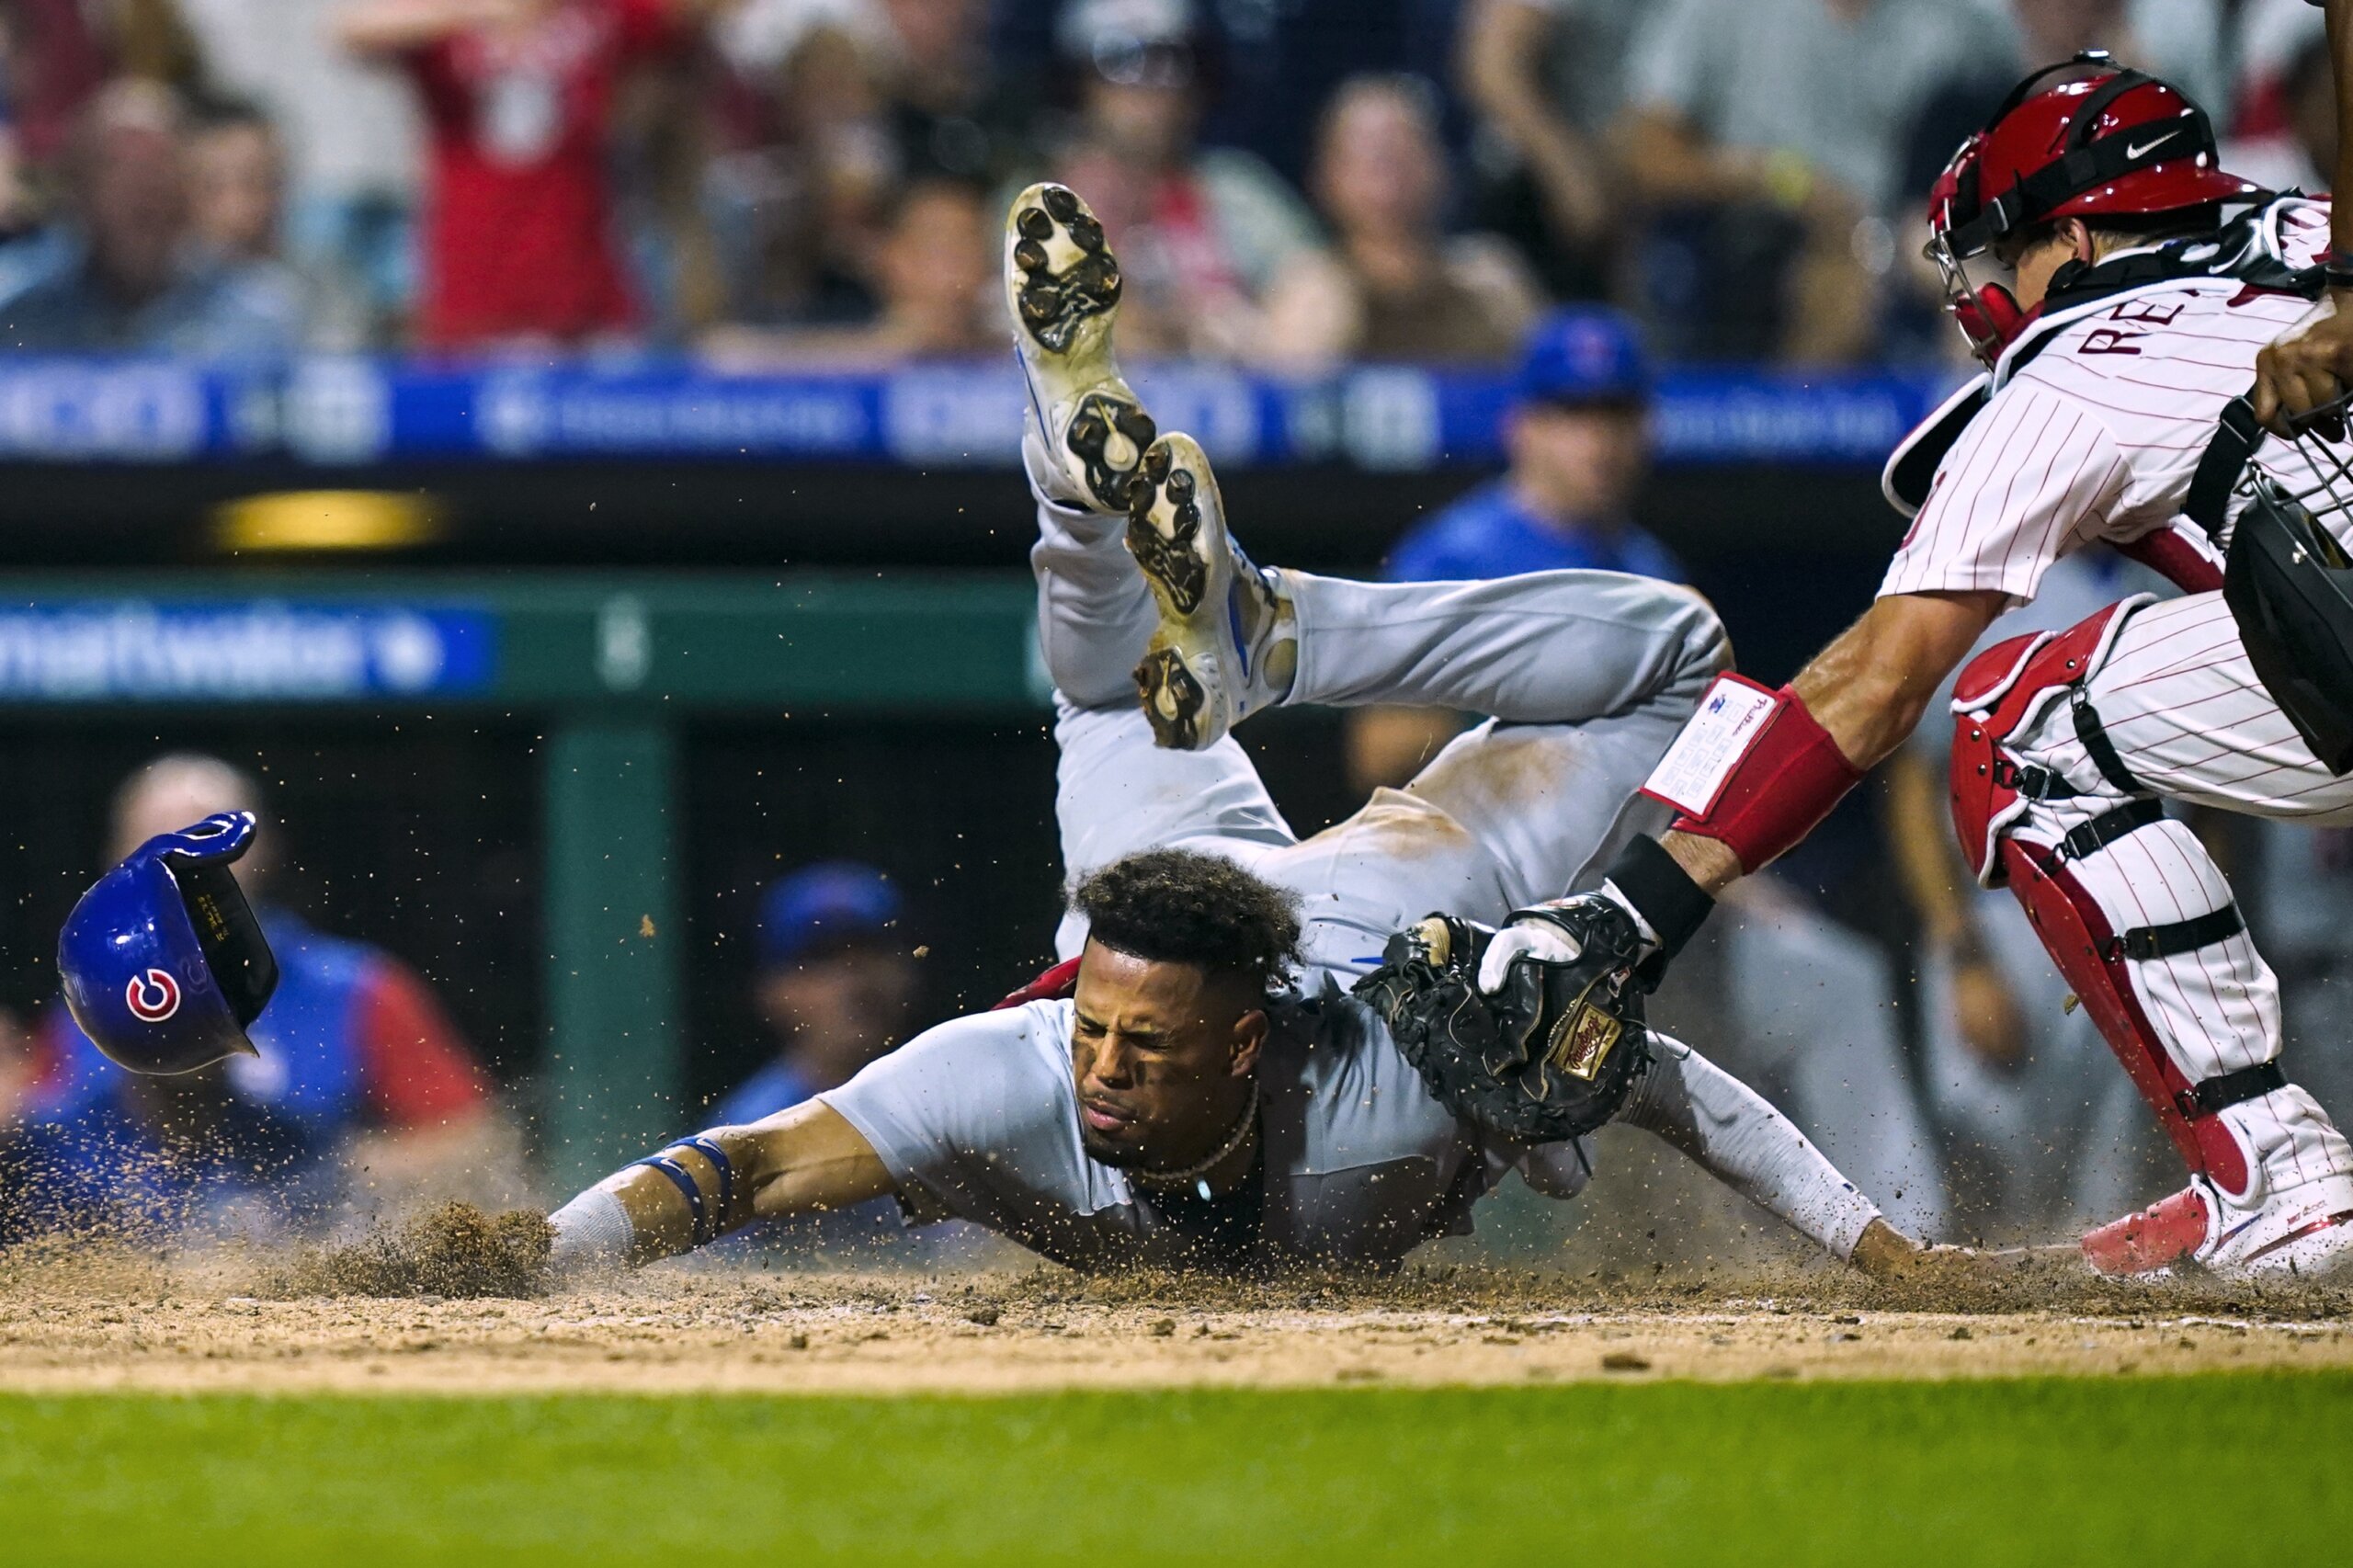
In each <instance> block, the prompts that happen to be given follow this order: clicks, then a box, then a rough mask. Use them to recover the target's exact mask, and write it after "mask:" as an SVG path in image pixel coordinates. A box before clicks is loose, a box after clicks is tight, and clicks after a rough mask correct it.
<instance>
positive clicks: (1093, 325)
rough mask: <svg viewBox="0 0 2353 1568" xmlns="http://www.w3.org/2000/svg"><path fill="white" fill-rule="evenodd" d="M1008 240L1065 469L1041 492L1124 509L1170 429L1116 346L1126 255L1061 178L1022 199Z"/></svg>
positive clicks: (1015, 310)
mask: <svg viewBox="0 0 2353 1568" xmlns="http://www.w3.org/2000/svg"><path fill="white" fill-rule="evenodd" d="M1005 244H1006V249H1005V252H1004V268H1005V270H1004V280H1005V290H1006V302H1007V304H1008V306H1009V312H1008V313H1010V314H1011V315H1012V317H1013V318H1014V324H1015V331H1014V337H1015V347H1016V349H1017V353H1018V355H1019V358H1020V361H1021V369H1022V374H1023V377H1024V379H1025V380H1026V381H1027V383H1028V387H1029V401H1030V407H1031V409H1032V410H1033V412H1034V413H1035V415H1036V416H1037V420H1038V425H1039V434H1040V438H1041V440H1042V441H1043V442H1044V444H1045V451H1046V453H1047V454H1048V455H1047V461H1048V462H1049V464H1050V465H1051V469H1052V470H1053V472H1054V475H1055V482H1054V483H1049V484H1048V485H1047V487H1046V489H1045V490H1041V492H1040V494H1048V493H1049V492H1051V494H1052V496H1053V498H1054V499H1056V500H1059V501H1064V502H1068V501H1075V502H1076V503H1077V504H1078V505H1080V506H1084V507H1086V509H1088V510H1090V511H1095V512H1097V513H1101V514H1106V515H1109V516H1114V517H1116V516H1119V515H1120V514H1121V513H1123V512H1125V511H1126V510H1127V507H1128V505H1129V502H1130V500H1131V495H1130V490H1131V484H1130V480H1131V476H1132V475H1133V473H1134V472H1135V469H1136V466H1137V464H1138V463H1140V462H1141V461H1142V459H1143V454H1144V452H1145V450H1146V449H1148V448H1150V447H1151V446H1152V444H1153V443H1154V441H1155V440H1157V439H1158V438H1159V435H1160V432H1159V429H1158V426H1156V425H1155V424H1154V422H1153V420H1152V418H1151V416H1150V415H1147V414H1145V413H1144V411H1143V409H1142V406H1141V405H1140V404H1139V403H1138V402H1137V400H1136V395H1135V392H1134V389H1132V388H1131V387H1130V386H1129V385H1128V384H1127V382H1126V381H1123V380H1122V379H1121V378H1120V369H1119V364H1118V361H1117V359H1116V358H1114V356H1113V353H1112V337H1113V334H1114V331H1115V328H1116V325H1117V322H1118V312H1119V303H1120V265H1119V261H1118V259H1117V258H1116V257H1115V256H1113V255H1112V254H1111V251H1110V249H1109V246H1108V241H1107V239H1106V237H1105V235H1104V233H1103V226H1102V224H1101V223H1099V222H1097V220H1096V218H1095V216H1094V214H1093V213H1091V212H1089V211H1088V210H1086V203H1085V202H1084V201H1081V200H1080V199H1078V197H1077V196H1076V195H1075V194H1074V192H1072V191H1071V190H1069V189H1067V188H1065V187H1061V186H1055V185H1037V186H1032V187H1029V189H1027V190H1025V191H1024V192H1022V194H1021V195H1020V197H1019V198H1018V199H1016V200H1015V201H1014V203H1013V204H1012V210H1011V213H1010V221H1009V222H1008V223H1007V224H1006V237H1005ZM1034 477H1035V476H1034V475H1033V478H1034Z"/></svg>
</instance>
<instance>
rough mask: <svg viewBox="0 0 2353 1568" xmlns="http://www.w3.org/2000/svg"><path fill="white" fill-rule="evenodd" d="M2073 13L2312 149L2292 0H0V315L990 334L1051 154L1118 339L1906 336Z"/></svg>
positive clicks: (1916, 328)
mask: <svg viewBox="0 0 2353 1568" xmlns="http://www.w3.org/2000/svg"><path fill="white" fill-rule="evenodd" d="M2091 46H2098V47H2105V48H2108V49H2109V50H2111V51H2114V52H2115V53H2117V54H2118V55H2119V56H2120V58H2123V59H2126V60H2128V61H2129V62H2132V63H2135V64H2138V65H2140V66H2142V67H2143V68H2144V69H2148V70H2152V71H2154V72H2156V73H2158V74H2163V75H2165V76H2167V77H2169V78H2171V79H2173V80H2175V81H2177V82H2179V83H2180V84H2181V85H2183V86H2185V87H2186V88H2187V89H2188V91H2190V92H2191V93H2192V94H2193V95H2194V96H2196V97H2198V98H2199V99H2200V101H2201V102H2203V103H2204V104H2205V105H2206V107H2207V108H2209V109H2210V110H2211V112H2212V113H2213V115H2214V118H2215V120H2216V123H2217V124H2218V125H2220V126H2222V127H2226V128H2229V130H2230V131H2231V144H2230V146H2229V148H2228V151H2227V153H2226V162H2228V163H2229V164H2230V165H2231V166H2232V167H2234V168H2235V169H2239V170H2241V171H2242V172H2245V173H2246V174H2249V175H2251V176H2256V177H2257V178H2260V179H2262V180H2264V181H2266V182H2268V183H2270V184H2272V185H2274V186H2277V187H2289V186H2301V187H2305V188H2317V187H2319V186H2320V185H2321V184H2322V182H2323V180H2324V173H2323V171H2325V170H2327V169H2328V168H2330V167H2331V166H2332V160H2333V157H2334V146H2333V142H2334V137H2335V125H2334V120H2333V118H2332V116H2331V114H2330V112H2329V104H2330V98H2329V90H2328V82H2327V74H2326V71H2325V61H2324V59H2323V56H2322V50H2323V43H2322V40H2321V37H2320V21H2319V14H2318V12H2317V11H2316V10H2315V9H2314V8H2313V7H2312V6H2307V5H2305V4H2303V0H6V4H5V5H0V345H5V346H6V347H12V348H16V349H19V350H24V351H32V352H44V351H45V352H66V351H71V352H80V351H97V350H145V351H160V352H166V353H173V354H185V355H190V356H200V357H216V358H217V357H234V356H270V355H278V354H284V353H288V352H292V351H297V350H321V351H337V350H350V349H362V348H373V349H414V350H418V351H424V352H430V353H475V354H479V353H502V352H517V351H524V352H540V353H545V352H547V351H549V350H551V349H572V350H578V351H585V352H599V351H602V352H614V351H622V350H631V349H639V350H642V349H652V350H658V351H665V352H678V351H688V352H696V353H699V354H702V355H705V356H708V357H709V358H710V360H712V361H713V362H714V363H716V364H717V365H719V366H721V367H722V368H731V369H760V368H767V367H774V366H779V365H794V364H811V363H816V364H847V365H876V364H886V363H890V362H892V361H897V360H901V359H905V358H915V357H938V356H953V355H961V354H968V353H970V354H978V353H984V352H993V351H995V349H996V347H997V346H998V340H999V338H1000V337H1001V336H1002V324H1001V321H1000V315H1001V310H1002V307H1001V305H1000V304H999V302H998V301H997V300H996V295H995V268H996V261H995V258H996V250H997V241H996V237H995V236H996V233H997V232H998V220H999V215H1000V213H1001V211H1002V210H1003V207H1004V203H1005V200H1006V197H1007V196H1008V195H1009V194H1010V193H1011V192H1012V191H1013V190H1014V189H1016V188H1017V187H1018V186H1019V185H1020V184H1022V183H1024V182H1026V181H1028V180H1030V179H1034V178H1040V177H1052V178H1058V179H1062V180H1064V181H1066V182H1068V183H1069V184H1071V185H1073V186H1074V187H1076V188H1077V189H1078V190H1079V191H1080V192H1081V194H1083V195H1084V196H1086V198H1087V199H1088V200H1089V201H1090V202H1091V203H1092V204H1093V205H1094V207H1095V208H1096V210H1097V212H1098V213H1100V214H1101V216H1102V218H1103V220H1104V222H1105V224H1106V226H1107V227H1108V229H1109V231H1110V232H1111V233H1112V236H1113V238H1114V239H1115V241H1116V242H1117V244H1119V247H1120V255H1121V257H1122V259H1123V262H1124V264H1125V266H1126V269H1127V276H1128V280H1129V288H1130V292H1129V299H1130V307H1129V311H1128V314H1127V319H1126V321H1125V322H1124V323H1123V325H1122V329H1121V330H1122V333H1123V335H1124V336H1125V337H1126V338H1127V339H1128V340H1129V341H1130V342H1131V343H1132V344H1133V345H1134V346H1135V347H1138V348H1139V349H1149V350H1154V351H1158V352H1163V353H1169V354H1184V355H1195V356H1204V357H1211V358H1221V359H1225V360H1230V361H1235V362H1240V363H1244V364H1248V365H1253V366H1258V367H1263V368H1267V369H1276V370H1299V371H1312V370H1314V369H1318V368H1321V367H1324V366H1328V365H1330V364H1333V363H1335V362H1337V361H1343V360H1347V359H1354V358H1363V359H1384V358H1399V359H1415V360H1425V361H1449V360H1451V361H1478V360H1497V359H1502V358H1506V357H1507V356H1508V355H1509V353H1510V352H1511V350H1512V347H1513V346H1514V345H1515V344H1516V343H1517V342H1518V338H1519V336H1520V335H1521V333H1522V331H1523V330H1524V328H1525V327H1526V326H1527V324H1529V321H1530V320H1531V319H1532V318H1533V317H1534V315H1535V314H1536V313H1537V312H1539V311H1540V309H1541V308H1542V307H1543V306H1544V304H1545V303H1546V302H1547V301H1574V300H1606V301H1612V302H1615V303H1616V304H1618V305H1620V306H1621V307H1622V308H1625V309H1627V310H1628V311H1630V312H1632V313H1633V315H1634V317H1635V319H1636V320H1638V321H1639V322H1640V324H1641V325H1642V328H1643V333H1644V335H1645V336H1646V338H1647V339H1648V340H1649V342H1650V345H1651V346H1652V347H1653V348H1654V350H1655V351H1657V352H1660V353H1663V354H1665V355H1666V356H1668V357H1670V358H1703V359H1727V358H1731V359H1768V360H1781V361H1787V362H1793V363H1815V364H1832V363H1840V362H1851V361H1857V360H1864V359H1882V360H1885V359H1896V360H1901V359H1907V358H1913V359H1918V358H1935V357H1938V356H1942V355H1945V354H1946V353H1948V352H1949V348H1948V346H1947V344H1946V342H1945V338H1946V336H1947V334H1946V332H1945V330H1944V329H1943V328H1942V326H1941V325H1940V324H1939V323H1938V318H1937V315H1936V312H1935V310H1934V308H1933V290H1932V286H1931V285H1932V280H1931V279H1929V278H1927V277H1926V276H1925V275H1924V273H1923V270H1922V268H1921V267H1920V265H1919V264H1918V263H1917V261H1916V253H1917V249H1918V242H1919V240H1920V238H1921V232H1920V231H1921V224H1920V222H1919V212H1920V210H1921V208H1922V206H1923V199H1924V196H1925V193H1926V191H1927V187H1928V185H1929V183H1930V182H1931V180H1932V179H1933V178H1934V176H1935V175H1936V173H1937V172H1938V168H1939V167H1940V166H1941V165H1942V164H1943V162H1944V161H1945V159H1946V158H1947V157H1948V156H1949V154H1950V153H1951V151H1952V149H1953V147H1954V146H1955V145H1956V144H1957V143H1958V142H1959V141H1960V139H1961V136H1962V135H1964V134H1965V133H1966V132H1967V131H1970V130H1972V129H1973V128H1974V127H1975V126H1976V125H1977V124H1979V123H1980V122H1982V120H1983V119H1984V117H1985V115H1986V114H1987V113H1988V111H1989V110H1990V109H1991V108H1992V106H1993V105H1994V103H1995V101H1996V100H1997V99H1998V98H1999V97H2000V95H2001V94H2002V92H2003V91H2004V90H2005V89H2006V87H2007V85H2009V84H2010V83H2011V82H2012V81H2013V80H2014V79H2015V78H2016V77H2017V76H2018V74H2020V73H2021V71H2022V70H2023V69H2025V68H2026V67H2028V66H2030V65H2034V64H2040V63H2044V62H2049V61H2052V60H2055V59H2058V58H2063V57H2064V56H2065V55H2067V54H2069V53H2072V52H2074V51H2076V50H2078V49H2082V48H2086V47H2091Z"/></svg>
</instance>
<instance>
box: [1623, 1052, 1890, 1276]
mask: <svg viewBox="0 0 2353 1568" xmlns="http://www.w3.org/2000/svg"><path fill="white" fill-rule="evenodd" d="M1651 1058H1652V1061H1651V1067H1650V1070H1649V1071H1648V1072H1646V1073H1644V1074H1643V1075H1642V1077H1640V1078H1639V1079H1637V1080H1636V1081H1635V1084H1634V1091H1633V1093H1632V1094H1631V1095H1630V1096H1627V1099H1626V1103H1625V1105H1624V1106H1623V1107H1622V1108H1620V1110H1619V1112H1618V1116H1617V1119H1618V1120H1619V1121H1620V1122H1623V1123H1625V1124H1626V1125H1627V1126H1630V1127H1639V1128H1641V1129H1643V1131H1646V1132H1651V1133H1655V1134H1656V1135H1657V1136H1658V1137H1660V1138H1663V1139H1665V1141H1666V1142H1668V1143H1671V1144H1673V1145H1674V1146H1675V1147H1676V1148H1677V1149H1678V1150H1680V1151H1681V1152H1682V1153H1685V1154H1687V1155H1688V1156H1690V1158H1691V1159H1693V1160H1694V1161H1696V1162H1698V1163H1699V1165H1700V1166H1702V1167H1703V1168H1704V1169H1705V1170H1706V1171H1707V1172H1708V1174H1709V1175H1711V1176H1714V1177H1715V1178H1716V1179H1717V1180H1718V1181H1721V1182H1722V1183H1723V1184H1724V1185H1725V1186H1727V1187H1731V1188H1732V1189H1733V1191H1735V1192H1737V1193H1739V1194H1740V1195H1741V1196H1742V1197H1744V1198H1745V1199H1748V1200H1749V1201H1750V1202H1752V1203H1754V1204H1756V1206H1757V1207H1758V1208H1760V1209H1763V1210H1766V1211H1767V1212H1768V1213H1769V1214H1772V1215H1775V1216H1777V1217H1778V1218H1779V1219H1780V1220H1781V1221H1784V1222H1785V1223H1787V1224H1788V1225H1789V1226H1790V1228H1791V1229H1792V1230H1795V1231H1797V1232H1798V1233H1801V1234H1802V1235H1806V1236H1810V1237H1812V1238H1813V1240H1814V1241H1816V1242H1819V1243H1821V1244H1822V1245H1823V1246H1824V1247H1826V1248H1828V1249H1829V1250H1830V1251H1831V1252H1832V1253H1834V1254H1836V1256H1840V1257H1848V1256H1853V1254H1854V1251H1855V1243H1856V1242H1857V1241H1858V1240H1859V1239H1860V1237H1861V1236H1862V1233H1863V1231H1864V1230H1865V1228H1866V1227H1868V1226H1869V1225H1870V1222H1871V1221H1873V1220H1876V1219H1878V1218H1879V1205H1877V1204H1876V1203H1873V1202H1872V1201H1871V1200H1870V1199H1868V1198H1866V1197H1864V1196H1863V1195H1862V1194H1861V1193H1860V1192H1859V1191H1857V1190H1856V1188H1855V1184H1854V1183H1853V1182H1850V1181H1848V1180H1847V1178H1846V1177H1845V1176H1840V1175H1839V1174H1838V1168H1837V1167H1836V1165H1832V1164H1831V1163H1830V1162H1829V1161H1828V1160H1826V1159H1824V1157H1823V1154H1822V1151H1821V1150H1819V1149H1816V1148H1815V1147H1814V1146H1813V1142H1811V1141H1809V1140H1808V1139H1807V1137H1806V1135H1805V1134H1804V1133H1802V1132H1801V1131H1798V1130H1797V1127H1796V1126H1795V1125H1794V1124H1793V1123H1792V1122H1791V1121H1790V1119H1789V1118H1788V1117H1785V1116H1783V1115H1782V1114H1781V1113H1780V1112H1779V1111H1778V1110H1775V1109H1774V1108H1772V1106H1771V1105H1769V1104H1768V1103H1767V1101H1766V1099H1765V1097H1764V1096H1762V1095H1759V1094H1758V1093H1757V1092H1756V1090H1754V1089H1752V1088H1750V1087H1749V1086H1748V1085H1745V1084H1744V1083H1742V1082H1741V1081H1740V1080H1739V1079H1737V1078H1735V1077H1733V1075H1732V1074H1729V1073H1727V1072H1725V1071H1724V1070H1723V1069H1722V1068H1721V1067H1719V1066H1717V1065H1716V1064H1715V1063H1714V1062H1711V1061H1709V1060H1708V1059H1707V1058H1706V1057H1704V1056H1702V1055H1700V1054H1699V1052H1698V1051H1694V1050H1692V1049H1691V1048H1690V1047H1689V1046H1688V1045H1685V1044H1684V1043H1683V1042H1682V1041H1680V1040H1670V1039H1668V1038H1667V1037H1666V1036H1665V1035H1662V1034H1655V1033H1654V1035H1653V1036H1652V1039H1651Z"/></svg>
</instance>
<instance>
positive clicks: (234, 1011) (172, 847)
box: [57, 812, 278, 1073]
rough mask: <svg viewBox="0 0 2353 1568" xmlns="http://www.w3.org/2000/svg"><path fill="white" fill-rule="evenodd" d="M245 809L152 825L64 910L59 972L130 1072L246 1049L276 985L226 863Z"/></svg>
mask: <svg viewBox="0 0 2353 1568" xmlns="http://www.w3.org/2000/svg"><path fill="white" fill-rule="evenodd" d="M254 832H255V824H254V814H253V812H221V813H219V814H218V815H215V816H209V817H207V818H205V819H204V820H203V821H202V822H200V823H198V824H196V825H195V826H194V827H185V828H182V829H181V830H180V831H179V832H177V833H165V834H160V835H157V836H155V837H153V838H151V839H149V840H148V841H147V842H146V843H144V844H142V845H141V846H139V847H138V848H137V849H135V850H133V851H131V855H130V857H129V858H127V859H125V860H124V861H123V862H122V864H120V865H119V866H117V867H116V868H115V869H113V870H111V871H108V873H107V874H106V875H105V876H103V877H100V878H99V879H98V881H97V883H96V885H94V886H93V887H92V888H91V889H90V891H89V892H85V893H84V894H83V895H82V901H81V902H80V903H77V904H75V905H74V913H73V914H72V915H69V916H67V917H66V921H65V929H64V930H63V931H62V932H60V933H59V934H58V938H57V973H58V977H59V979H60V980H61V981H63V983H64V989H65V1006H66V1010H67V1011H69V1012H71V1013H72V1014H73V1015H74V1022H75V1023H77V1024H79V1025H81V1026H82V1032H83V1033H84V1034H85V1035H88V1036H89V1037H90V1040H91V1042H92V1043H93V1044H95V1045H96V1046H97V1048H98V1049H99V1050H100V1051H104V1052H105V1053H106V1055H107V1057H108V1059H109V1060H110V1061H113V1062H116V1063H118V1064H119V1065H121V1066H124V1067H128V1068H130V1069H131V1071H132V1072H134V1073H192V1072H194V1071H196V1069H198V1068H199V1067H204V1066H209V1065H210V1064H211V1063H212V1062H218V1061H220V1060H221V1059H222V1058H223V1057H227V1056H254V1055H258V1054H259V1052H257V1051H255V1050H254V1046H253V1042H252V1041H251V1040H247V1039H246V1038H245V1026H246V1025H247V1024H250V1023H252V1022H253V1021H254V1020H255V1019H256V1018H257V1017H260V1016H261V1010H262V1008H263V1007H264V1006H267V1004H268V1002H269V994H270V993H271V992H273V991H275V990H277V989H278V960H276V959H274V958H272V957H271V956H270V951H269V943H268V941H267V939H266V938H265V937H263V936H262V934H261V926H260V924H259V923H258V922H257V921H256V920H255V919H254V912H253V910H252V909H251V908H250V907H249V906H248V905H247V904H246V903H245V895H244V890H242V889H240V888H239V887H238V886H237V879H236V877H235V876H234V875H233V873H232V872H231V871H230V869H229V863H230V862H231V861H233V860H234V859H236V858H238V857H240V856H242V855H244V852H245V850H246V849H247V848H248V847H249V846H251V845H252V843H253V841H254Z"/></svg>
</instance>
